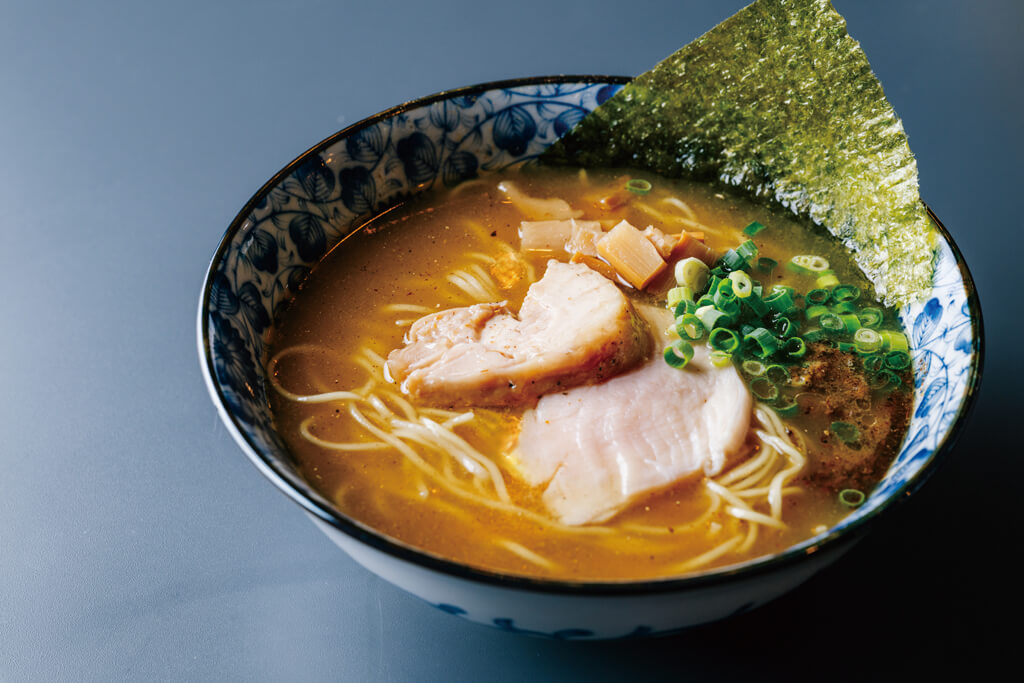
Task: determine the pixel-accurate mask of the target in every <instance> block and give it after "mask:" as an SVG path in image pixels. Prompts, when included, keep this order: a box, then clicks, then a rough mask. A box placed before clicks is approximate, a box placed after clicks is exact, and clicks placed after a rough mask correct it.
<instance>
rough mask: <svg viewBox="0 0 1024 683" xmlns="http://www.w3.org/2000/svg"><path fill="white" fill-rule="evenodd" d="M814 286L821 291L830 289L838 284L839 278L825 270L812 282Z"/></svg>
mask: <svg viewBox="0 0 1024 683" xmlns="http://www.w3.org/2000/svg"><path fill="white" fill-rule="evenodd" d="M814 284H815V285H817V286H818V287H820V288H822V289H832V288H833V287H835V286H837V285H838V284H839V278H837V277H836V274H835V273H833V272H832V271H831V270H826V271H825V272H824V273H822V274H821V276H820V277H818V279H817V280H815V281H814Z"/></svg>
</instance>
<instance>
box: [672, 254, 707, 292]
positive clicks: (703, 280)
mask: <svg viewBox="0 0 1024 683" xmlns="http://www.w3.org/2000/svg"><path fill="white" fill-rule="evenodd" d="M675 276H676V284H678V285H679V286H680V287H689V288H690V289H692V290H693V291H694V292H702V291H704V287H705V286H707V284H708V266H707V264H706V263H704V262H703V261H701V260H700V259H698V258H693V257H692V256H691V257H690V258H684V259H683V260H682V261H680V262H679V263H677V264H676V266H675Z"/></svg>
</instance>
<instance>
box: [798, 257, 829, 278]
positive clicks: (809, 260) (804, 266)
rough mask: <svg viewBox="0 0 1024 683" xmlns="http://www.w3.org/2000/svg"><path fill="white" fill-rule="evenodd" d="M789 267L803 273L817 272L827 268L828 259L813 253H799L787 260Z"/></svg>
mask: <svg viewBox="0 0 1024 683" xmlns="http://www.w3.org/2000/svg"><path fill="white" fill-rule="evenodd" d="M789 267H790V269H791V270H794V271H796V272H797V273H802V274H804V275H811V274H818V273H823V272H825V271H826V270H828V260H826V259H824V258H822V257H821V256H817V255H813V254H800V255H799V256H794V257H793V258H791V259H790V260H789Z"/></svg>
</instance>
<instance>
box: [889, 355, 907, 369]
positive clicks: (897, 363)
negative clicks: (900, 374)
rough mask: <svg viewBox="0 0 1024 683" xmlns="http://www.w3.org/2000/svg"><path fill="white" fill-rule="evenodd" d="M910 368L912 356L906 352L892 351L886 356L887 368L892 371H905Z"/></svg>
mask: <svg viewBox="0 0 1024 683" xmlns="http://www.w3.org/2000/svg"><path fill="white" fill-rule="evenodd" d="M909 366H910V354H908V353H907V352H906V351H890V352H889V353H887V354H885V367H887V368H890V369H892V370H905V369H906V368H907V367H909Z"/></svg>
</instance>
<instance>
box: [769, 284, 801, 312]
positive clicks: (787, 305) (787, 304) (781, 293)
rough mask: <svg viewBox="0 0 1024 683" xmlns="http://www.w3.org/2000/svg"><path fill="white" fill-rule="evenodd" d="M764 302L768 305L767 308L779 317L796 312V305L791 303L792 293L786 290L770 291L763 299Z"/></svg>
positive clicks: (776, 289)
mask: <svg viewBox="0 0 1024 683" xmlns="http://www.w3.org/2000/svg"><path fill="white" fill-rule="evenodd" d="M764 302H765V304H767V305H768V308H770V309H772V310H773V311H775V312H776V313H778V314H780V315H788V314H790V313H792V312H793V311H795V310H796V304H795V303H793V293H792V291H788V290H786V289H779V288H774V289H772V291H771V293H770V294H769V295H768V296H767V297H765V299H764Z"/></svg>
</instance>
